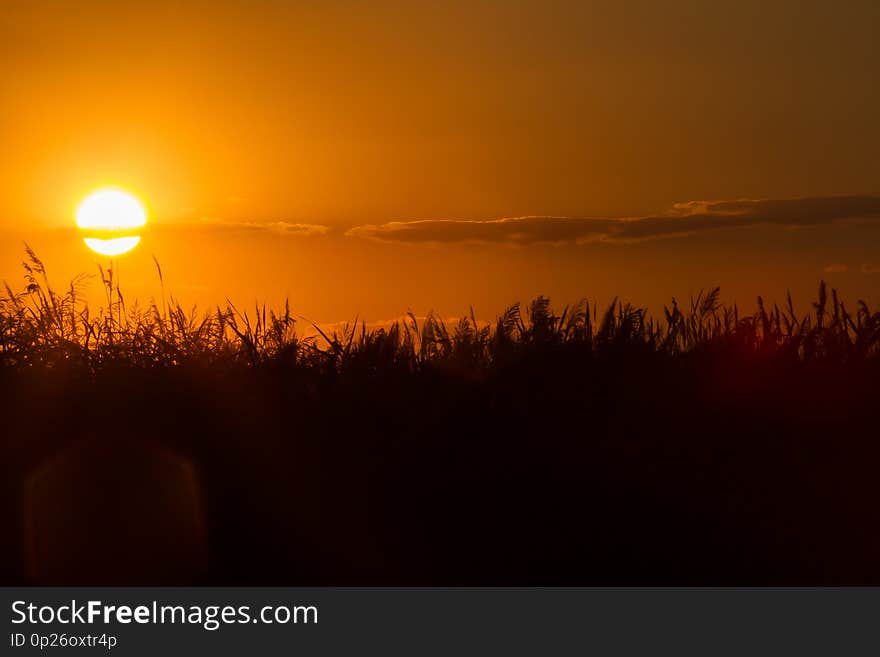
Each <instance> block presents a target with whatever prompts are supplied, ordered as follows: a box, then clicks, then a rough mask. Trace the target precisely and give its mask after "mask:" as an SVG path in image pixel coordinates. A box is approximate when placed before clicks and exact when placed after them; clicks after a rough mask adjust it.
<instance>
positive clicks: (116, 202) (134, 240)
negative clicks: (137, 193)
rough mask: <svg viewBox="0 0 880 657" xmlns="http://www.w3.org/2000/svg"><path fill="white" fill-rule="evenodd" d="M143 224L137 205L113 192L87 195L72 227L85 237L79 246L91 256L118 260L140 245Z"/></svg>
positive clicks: (143, 215)
mask: <svg viewBox="0 0 880 657" xmlns="http://www.w3.org/2000/svg"><path fill="white" fill-rule="evenodd" d="M146 223H147V212H146V210H145V209H144V206H143V205H142V204H141V202H140V201H138V200H137V198H135V197H134V196H133V195H131V194H129V193H128V192H126V191H123V190H121V189H116V188H106V189H99V190H98V191H95V192H92V193H91V194H89V195H88V196H87V197H86V198H85V199H83V201H82V202H81V203H80V204H79V206H78V207H77V209H76V225H77V227H79V229H80V230H81V231H82V232H83V233H84V234H85V235H86V236H85V237H83V242H85V245H86V246H87V247H89V248H90V249H91V250H92V251H94V252H95V253H100V254H101V255H105V256H118V255H122V254H123V253H128V252H129V251H131V250H132V249H133V248H134V247H136V246H137V245H138V243H139V242H140V241H141V238H140V235H138V234H137V233H138V232H139V229H140V228H143V226H145V225H146Z"/></svg>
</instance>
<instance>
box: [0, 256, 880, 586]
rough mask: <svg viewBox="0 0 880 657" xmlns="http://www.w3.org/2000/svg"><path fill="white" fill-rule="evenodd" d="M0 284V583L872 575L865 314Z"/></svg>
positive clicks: (871, 439) (878, 527)
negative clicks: (459, 313) (149, 293)
mask: <svg viewBox="0 0 880 657" xmlns="http://www.w3.org/2000/svg"><path fill="white" fill-rule="evenodd" d="M26 269H27V276H28V281H27V289H26V291H25V292H23V293H21V294H19V293H16V292H15V291H13V290H7V295H6V298H5V299H3V300H2V301H0V364H2V365H0V412H2V418H3V422H2V427H3V432H2V447H0V449H2V458H0V462H2V468H3V487H4V489H3V497H2V521H3V528H4V531H3V532H2V536H3V538H2V539H0V541H2V550H3V552H2V554H0V569H2V572H0V575H2V582H3V583H4V584H11V583H26V582H41V583H86V584H90V583H98V582H117V583H119V582H124V583H135V582H138V583H154V584H158V583H162V584H170V583H187V582H202V583H238V584H244V583H247V584H257V583H262V584H380V585H390V584H673V585H683V584H869V583H870V584H880V560H878V555H880V512H878V508H880V476H878V475H880V441H878V435H877V427H878V416H877V414H878V410H877V409H878V402H880V394H878V393H880V359H878V356H880V353H878V352H880V313H878V312H872V311H871V310H870V309H869V308H868V307H867V306H866V305H865V304H862V303H859V304H857V305H856V306H854V307H849V306H845V305H844V304H843V303H842V302H841V301H840V300H839V299H838V298H837V295H836V294H834V293H832V294H831V295H830V298H829V296H828V295H826V290H825V287H824V285H823V286H822V287H821V288H820V290H819V298H818V301H817V302H815V303H814V304H813V305H812V307H810V308H808V309H798V308H797V307H796V306H794V305H793V304H792V303H791V302H790V301H789V302H788V303H787V304H786V305H785V306H784V307H781V308H780V307H776V306H775V305H774V306H769V305H766V304H764V303H762V301H761V300H760V299H759V300H758V304H757V310H756V311H755V312H753V313H751V314H745V313H744V312H742V311H741V310H738V309H737V308H735V307H724V306H722V305H721V303H720V301H719V293H718V290H713V291H711V292H709V293H707V294H703V295H700V296H699V297H697V298H696V299H693V300H692V301H690V302H689V303H688V304H687V305H686V307H684V308H682V307H681V306H679V305H677V304H675V302H673V303H672V305H671V307H669V308H666V309H665V310H664V313H663V316H662V317H660V318H659V319H651V318H649V317H648V316H647V314H646V313H645V311H643V310H642V309H639V308H636V307H633V306H630V305H625V304H620V303H614V304H612V305H611V307H610V308H608V309H607V310H604V311H601V310H598V309H597V308H596V307H595V306H594V305H592V304H588V303H587V302H584V303H583V304H581V305H578V306H576V307H573V308H572V307H570V308H566V309H565V310H563V311H561V312H558V313H556V312H554V311H553V310H552V309H551V307H550V305H549V303H548V301H547V300H546V299H543V298H538V299H536V300H535V301H533V302H532V303H530V304H529V305H528V306H526V307H524V308H520V307H519V306H513V307H511V308H510V309H509V310H508V311H507V312H505V313H504V314H503V315H502V316H501V317H499V318H498V320H497V321H496V322H495V323H494V324H493V325H491V326H488V325H484V324H482V323H479V322H477V321H475V320H474V318H473V317H472V316H471V317H466V318H463V319H462V320H461V321H460V322H458V323H457V324H456V325H454V326H449V325H446V324H444V323H443V322H441V321H440V320H438V319H437V318H435V317H428V318H426V319H424V320H417V319H416V318H414V317H409V318H407V319H406V320H404V321H401V322H400V323H399V324H396V325H393V326H391V327H390V328H386V329H383V330H375V331H367V330H365V328H364V327H363V325H359V324H356V323H355V324H352V326H350V327H348V328H346V329H344V330H342V331H340V332H339V333H336V334H333V335H325V336H323V337H322V336H318V337H317V338H314V339H303V338H300V337H298V335H297V333H296V332H295V331H294V318H293V316H292V315H291V313H290V311H289V310H285V311H284V312H283V313H281V314H278V315H276V314H273V313H271V312H268V311H265V310H263V309H260V310H258V311H257V312H253V311H251V312H250V313H245V312H243V311H240V310H238V309H236V308H235V307H234V306H232V305H231V304H230V305H229V306H228V307H227V308H224V309H218V310H217V311H216V312H214V313H212V314H208V315H204V316H202V315H196V314H194V313H188V312H185V311H184V310H183V309H182V308H181V307H180V306H179V305H177V304H175V303H174V302H173V301H172V300H170V299H166V300H162V301H160V302H158V303H156V304H153V305H151V306H149V307H146V308H135V307H132V306H130V305H129V306H126V303H125V301H124V300H123V298H122V296H121V295H120V294H119V292H118V290H117V289H116V287H115V283H114V281H113V280H112V275H111V274H110V273H107V274H105V275H104V284H105V287H106V289H107V293H108V306H107V309H106V310H104V311H103V312H102V313H99V314H90V313H89V311H88V310H87V309H86V308H84V307H83V306H82V304H81V303H80V302H79V301H78V300H77V295H78V288H77V285H76V284H74V285H73V286H71V288H70V289H69V290H68V291H66V292H65V293H63V294H58V293H54V292H52V291H50V289H49V288H48V285H47V284H46V282H45V280H44V278H43V274H44V272H43V268H42V264H41V263H40V262H39V261H38V260H37V259H36V258H35V257H33V256H31V257H30V258H29V261H28V263H27V265H26Z"/></svg>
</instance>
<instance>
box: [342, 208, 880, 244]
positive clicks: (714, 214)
mask: <svg viewBox="0 0 880 657" xmlns="http://www.w3.org/2000/svg"><path fill="white" fill-rule="evenodd" d="M859 218H870V219H877V218H880V197H876V196H833V197H816V198H798V199H775V200H774V199H769V200H737V201H691V202H688V203H679V204H677V205H675V206H674V207H673V208H672V209H670V210H669V211H668V212H665V213H663V214H657V215H652V216H644V217H630V218H570V217H516V218H509V219H494V220H489V221H468V220H452V219H438V220H422V221H394V222H389V223H385V224H381V225H365V226H357V227H355V228H352V229H351V230H349V231H348V232H347V233H346V235H349V236H352V237H362V238H367V239H374V240H381V241H393V242H415V243H418V242H423V243H424V242H427V243H441V244H442V243H461V242H483V243H506V244H521V245H528V244H540V243H589V242H596V241H603V242H615V243H627V242H638V241H643V240H650V239H660V238H664V237H673V236H678V235H687V234H693V233H699V232H704V231H709V230H719V229H722V228H737V227H743V226H757V225H776V226H791V227H797V226H811V225H817V224H828V223H832V222H835V221H841V220H846V219H859Z"/></svg>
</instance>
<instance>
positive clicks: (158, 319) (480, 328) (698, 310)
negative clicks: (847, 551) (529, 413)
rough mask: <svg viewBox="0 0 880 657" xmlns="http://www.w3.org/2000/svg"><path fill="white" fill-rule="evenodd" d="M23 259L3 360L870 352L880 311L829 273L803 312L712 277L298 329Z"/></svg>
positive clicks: (316, 360)
mask: <svg viewBox="0 0 880 657" xmlns="http://www.w3.org/2000/svg"><path fill="white" fill-rule="evenodd" d="M26 252H27V260H25V262H24V263H23V266H24V271H25V279H26V287H25V289H24V290H23V291H20V292H15V291H13V290H12V289H11V288H10V286H9V285H8V284H7V285H6V296H5V297H4V298H0V355H2V358H3V364H4V365H5V366H21V365H28V366H36V365H46V366H53V365H55V366H57V365H60V364H62V363H63V364H72V365H80V366H83V367H86V368H89V369H92V370H94V369H98V368H100V367H102V366H103V365H104V364H106V363H115V364H123V363H124V364H127V365H132V366H137V367H170V366H174V365H179V364H181V363H183V362H187V361H194V362H198V363H202V364H207V363H236V364H243V365H251V366H256V365H260V364H266V363H270V362H272V363H276V364H284V365H289V366H297V367H318V368H331V369H335V370H338V371H345V370H347V369H350V368H372V369H376V370H383V369H400V368H402V369H404V370H410V371H415V370H419V369H421V368H427V367H455V368H462V369H469V370H480V369H486V368H490V367H492V366H493V365H496V364H498V363H501V362H504V361H505V360H506V359H509V358H512V357H515V356H516V355H517V354H521V353H524V352H528V351H534V350H542V349H572V350H577V351H578V352H579V353H589V354H592V355H595V356H598V355H601V354H602V353H604V352H607V351H609V350H618V349H630V350H632V351H633V353H651V354H656V355H667V356H675V355H679V354H683V353H687V352H691V351H698V350H703V349H727V350H730V351H732V352H736V353H739V354H742V355H745V354H749V353H751V354H770V353H774V354H779V355H784V356H788V357H791V358H796V359H799V360H802V361H810V360H816V359H824V358H831V359H840V360H850V359H864V358H870V357H873V356H876V355H877V354H878V352H880V312H872V311H871V310H870V309H869V307H868V306H867V304H866V303H865V302H864V301H859V302H858V303H857V304H856V307H855V310H854V311H850V310H848V309H847V308H846V306H845V304H844V302H843V301H842V300H840V299H839V298H838V294H837V291H836V290H832V291H831V300H830V302H829V299H828V293H827V289H826V286H825V283H824V282H823V283H821V284H820V286H819V293H818V299H817V301H816V302H814V303H813V305H812V308H811V310H810V312H808V313H805V314H798V312H797V311H796V310H795V306H794V304H793V302H792V299H791V296H790V295H789V296H788V298H787V302H786V304H785V305H784V306H783V307H782V308H780V307H779V306H778V305H776V304H774V305H773V307H772V309H771V308H768V307H766V306H765V304H764V301H763V299H762V298H761V297H758V300H757V309H756V310H755V312H753V313H752V314H748V315H741V313H740V311H739V308H738V307H737V306H735V305H734V306H724V305H722V303H721V299H720V289H719V288H717V287H716V288H714V289H712V290H710V291H709V292H706V293H703V292H701V293H700V294H699V295H697V296H696V298H692V299H691V300H690V303H689V304H688V307H687V308H686V309H684V310H682V308H681V307H680V306H679V304H678V302H677V301H676V300H675V299H672V302H671V306H670V307H665V308H664V309H663V316H662V317H661V318H659V319H655V318H654V317H651V316H649V315H648V314H647V311H646V310H645V309H643V308H639V307H635V306H633V305H631V304H628V303H622V302H619V301H618V300H617V299H615V300H614V301H613V302H612V303H611V304H610V306H609V307H608V308H606V309H604V310H602V311H601V314H600V309H599V308H598V307H597V305H596V304H592V305H591V304H590V302H589V301H587V300H582V301H581V302H580V303H578V304H576V305H574V306H566V307H565V308H563V309H562V311H561V312H560V313H559V314H557V313H556V312H554V310H553V308H552V307H551V304H550V300H549V299H547V298H546V297H538V298H536V299H534V300H533V301H531V302H530V303H529V304H528V305H527V306H526V307H525V309H524V310H523V309H521V307H520V305H519V304H514V305H512V306H510V307H509V308H508V309H507V310H505V311H504V312H503V313H502V314H501V316H500V317H498V319H497V320H496V321H495V323H494V325H491V324H488V323H484V324H483V325H481V324H480V322H478V321H477V320H476V318H475V315H474V312H473V310H471V312H470V314H469V315H466V316H464V317H462V318H461V319H460V320H458V322H457V323H455V324H454V326H448V325H447V323H446V322H444V321H443V320H442V319H441V318H439V317H438V316H436V315H435V314H433V313H431V314H429V315H428V316H427V317H425V318H424V319H423V320H422V321H421V322H420V321H419V320H418V319H417V318H416V317H415V315H413V314H412V313H409V314H408V315H407V317H406V318H405V319H404V320H402V321H399V322H394V323H392V324H391V325H390V326H389V327H387V328H378V329H374V330H369V331H368V330H367V328H366V324H365V323H364V322H361V323H358V322H354V323H352V324H350V325H346V326H345V327H343V329H342V330H340V331H334V332H332V333H330V334H327V333H325V332H324V331H323V330H322V329H321V328H320V327H319V326H317V325H312V328H313V329H314V330H313V331H312V333H314V334H315V335H311V336H307V337H302V336H300V335H298V334H297V332H296V330H295V329H296V323H297V322H296V319H295V318H294V315H293V314H292V313H291V309H290V305H289V302H288V303H287V304H286V305H285V307H284V308H283V310H282V311H280V312H277V313H276V312H275V311H274V310H271V309H267V308H266V306H265V305H263V306H257V307H255V308H254V309H252V310H251V311H247V310H245V311H242V310H239V308H237V307H236V306H235V305H234V304H233V303H232V302H231V301H228V300H227V303H226V305H225V306H224V307H222V308H221V307H218V308H216V310H215V311H214V312H210V313H199V312H198V311H197V310H196V309H194V308H193V309H186V308H184V307H183V306H182V305H181V303H180V302H179V301H177V300H176V299H175V298H174V297H169V298H167V299H166V298H165V296H164V277H163V275H162V270H161V267H160V266H159V263H158V262H156V268H157V272H158V277H159V279H160V281H161V282H162V289H163V297H162V298H161V299H160V300H159V301H158V302H156V301H153V302H152V303H150V304H149V305H148V306H146V307H141V306H139V305H137V304H135V305H133V306H128V305H126V301H125V298H124V296H123V293H122V290H121V289H120V286H119V282H118V280H116V279H114V272H113V270H112V269H108V270H104V269H103V268H101V269H100V270H99V271H100V280H101V283H102V285H103V288H104V291H105V292H106V299H107V304H106V306H104V307H102V308H100V309H99V310H98V311H97V312H93V311H92V310H91V309H90V308H89V306H88V305H87V304H86V303H84V302H83V300H82V299H83V293H82V289H83V285H84V284H85V282H86V277H85V276H79V277H77V278H76V279H74V280H73V281H72V282H71V283H70V285H69V286H68V287H67V288H66V289H65V290H64V291H63V292H57V291H55V290H53V289H52V288H51V287H50V285H49V282H48V277H47V273H46V268H45V265H44V264H43V262H42V261H41V260H40V259H39V258H38V257H37V255H36V254H35V253H34V252H33V250H31V249H30V247H27V250H26Z"/></svg>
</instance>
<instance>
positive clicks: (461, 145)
mask: <svg viewBox="0 0 880 657" xmlns="http://www.w3.org/2000/svg"><path fill="white" fill-rule="evenodd" d="M878 34H880V3H877V2H875V1H873V0H850V1H848V2H845V3H840V2H812V1H809V0H797V1H795V0H778V1H776V2H772V3H768V2H766V1H765V2H755V1H752V0H738V1H737V2H727V1H716V2H706V1H705V0H699V1H697V0H693V1H692V0H672V1H669V2H662V3H661V2H656V1H653V0H652V1H644V2H643V1H616V2H590V1H588V0H581V1H555V2H554V1H548V0H542V1H531V0H529V1H525V0H523V1H517V0H506V1H500V0H498V1H482V2H480V1H473V0H470V1H468V2H458V1H452V0H447V1H444V2H436V3H404V2H334V1H332V0H323V1H321V2H293V1H289V2H271V1H268V0H265V1H261V0H252V1H248V2H246V1H244V0H212V1H210V2H208V1H202V0H190V1H189V2H163V1H161V0H153V1H151V2H126V1H125V0H114V1H113V2H105V1H97V0H79V1H78V2H77V3H75V6H74V4H72V3H70V2H63V1H61V0H58V1H55V2H51V1H45V0H27V1H20V0H4V2H3V10H2V12H0V144H2V152H0V162H2V166H0V174H2V175H0V234H2V246H0V278H7V279H9V280H10V282H12V283H16V282H17V281H19V280H20V274H19V273H18V270H17V267H18V262H19V260H20V259H21V241H22V240H27V241H28V242H29V243H31V244H32V245H33V246H35V248H37V249H38V251H39V252H40V253H41V254H43V256H44V258H45V259H46V260H47V263H48V264H49V267H50V271H52V272H56V276H57V278H58V281H57V282H58V283H63V282H64V277H67V276H70V275H72V274H73V273H76V272H77V271H92V270H94V260H95V259H94V257H92V256H91V255H90V254H89V253H88V252H86V251H85V250H84V249H83V248H82V246H81V245H80V244H78V242H77V240H76V236H75V234H73V233H72V232H71V231H70V230H69V229H70V227H71V226H72V221H73V209H74V207H75V204H76V202H77V201H78V200H80V199H81V198H82V197H83V196H84V195H85V194H86V193H88V192H89V191H90V190H91V189H93V188H95V187H98V186H100V185H103V184H108V183H110V184H117V185H121V186H124V187H126V188H128V189H131V190H132V191H134V192H136V193H137V194H138V195H139V196H140V197H141V198H142V199H143V200H144V201H145V203H146V204H147V205H148V207H149V210H150V213H151V217H152V222H153V225H152V228H151V230H150V232H149V233H148V234H146V235H145V238H144V241H143V243H142V245H141V246H140V247H138V250H137V251H135V252H134V253H133V254H131V255H130V256H128V258H127V259H126V260H125V261H124V262H122V263H121V266H122V267H124V268H125V269H124V270H123V271H127V272H128V277H127V278H126V279H125V281H126V282H127V283H129V284H130V285H131V288H132V290H133V293H135V294H136V295H139V296H140V295H143V296H149V294H152V293H153V289H154V285H153V284H154V283H155V281H154V280H153V279H154V277H153V276H152V274H151V273H150V267H151V266H152V261H151V257H150V256H151V255H156V256H157V257H158V258H159V259H160V261H161V262H162V263H163V267H164V268H165V269H166V273H167V276H166V278H167V279H168V280H169V284H170V285H171V287H172V288H173V289H174V290H175V291H176V293H177V294H178V296H181V297H183V298H184V299H190V298H191V299H192V300H193V302H198V303H201V304H208V303H212V302H216V301H218V300H222V299H223V298H225V297H226V296H231V297H233V298H237V299H244V300H245V301H247V300H252V299H257V298H259V299H266V300H268V301H270V302H271V301H274V300H276V299H279V298H280V297H281V296H284V295H287V294H289V295H290V296H291V300H292V302H293V304H294V305H295V307H298V308H300V310H301V312H303V313H304V314H307V315H311V316H314V317H315V318H316V319H318V320H320V321H335V320H339V319H344V318H345V317H350V316H353V315H354V314H355V313H358V314H360V315H361V316H364V317H367V318H369V319H381V318H383V317H389V316H393V315H395V314H399V313H400V312H402V311H404V310H406V309H407V308H413V309H415V310H416V311H419V312H424V311H426V310H427V309H429V308H432V307H433V308H436V309H437V310H439V311H441V312H442V313H449V314H455V313H460V312H462V311H463V310H466V309H467V306H468V305H469V304H474V305H475V306H477V308H478V309H479V311H480V312H481V313H482V314H483V315H485V316H487V317H491V316H492V315H493V313H496V312H498V311H499V310H500V308H501V307H502V306H504V305H506V304H508V303H511V302H512V301H515V300H518V299H522V300H525V297H527V296H528V295H532V294H538V293H544V294H549V295H551V296H554V297H556V298H558V299H559V300H560V302H564V301H571V300H574V299H576V298H577V297H579V296H582V295H587V296H590V297H591V298H599V299H601V300H607V299H610V298H611V297H613V296H614V295H618V294H619V295H622V296H625V297H627V298H630V299H632V300H634V301H637V302H640V303H642V304H647V305H649V307H654V308H657V306H658V304H659V303H660V300H662V299H668V297H669V296H671V295H673V294H676V295H679V296H681V295H685V296H686V295H687V294H689V293H691V292H694V291H696V290H698V289H699V288H701V287H710V286H713V285H716V284H721V285H722V290H723V292H724V293H725V294H724V296H725V297H727V298H735V299H736V300H738V301H742V302H745V303H748V302H750V301H751V299H753V298H754V296H755V295H757V294H759V293H763V294H765V295H766V296H770V297H773V296H780V295H781V294H783V293H784V290H785V289H786V288H792V290H793V291H796V292H797V293H798V294H800V295H802V297H803V301H804V304H805V303H806V301H807V295H808V294H809V293H810V292H811V291H812V290H813V289H814V288H815V285H816V283H817V282H818V280H819V279H820V278H823V277H824V278H826V279H828V280H829V281H830V282H831V283H832V284H835V285H838V286H840V287H841V288H842V289H843V291H844V293H845V294H847V293H849V294H850V295H853V296H864V297H865V298H866V299H867V300H868V301H869V302H870V303H871V304H873V305H876V304H877V303H880V273H878V272H880V253H878V250H880V249H878V247H880V241H878V238H880V201H878V198H880V175H878V174H880V160H878V158H880V120H878V118H877V117H880V91H878V85H877V80H878V79H880V44H878V40H877V35H878ZM828 197H831V198H828ZM743 199H750V200H759V199H762V200H764V204H755V203H752V204H749V203H745V204H743V203H740V204H738V205H737V204H727V205H724V204H717V203H716V204H706V203H702V204H700V203H698V202H700V201H735V200H743ZM792 199H800V200H792ZM676 204H679V205H676ZM523 217H528V219H519V220H518V221H514V222H510V221H507V222H499V221H497V220H499V219H503V218H523ZM622 219H635V221H628V222H624V221H621V220H622ZM411 222H421V223H415V224H414V223H411ZM636 224H637V225H636Z"/></svg>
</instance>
